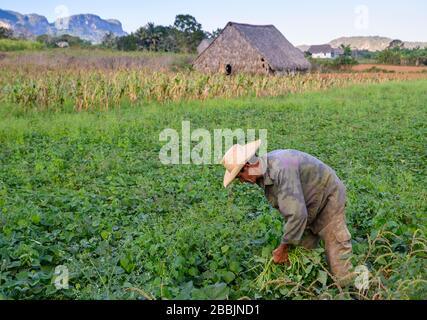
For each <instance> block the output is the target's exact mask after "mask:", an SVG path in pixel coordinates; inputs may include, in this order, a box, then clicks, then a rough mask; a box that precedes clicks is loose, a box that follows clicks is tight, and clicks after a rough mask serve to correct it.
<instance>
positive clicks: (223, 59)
mask: <svg viewBox="0 0 427 320" xmlns="http://www.w3.org/2000/svg"><path fill="white" fill-rule="evenodd" d="M193 66H194V68H195V69H196V70H198V71H201V72H207V73H214V72H221V73H225V74H228V75H230V74H235V73H239V72H244V73H258V74H289V73H295V72H299V71H307V70H309V69H310V68H311V64H310V62H308V61H307V59H305V57H304V54H303V53H302V52H301V51H300V50H298V49H297V48H295V47H294V46H293V45H292V44H291V43H290V42H289V41H288V40H287V39H286V38H285V37H284V36H283V35H282V34H281V33H280V31H279V30H277V29H276V27H274V26H273V25H266V26H257V25H249V24H240V23H234V22H229V23H228V24H227V26H226V27H225V28H224V30H223V31H222V32H221V33H220V35H219V36H218V37H217V38H216V39H215V40H214V41H213V42H212V43H211V44H210V45H209V46H208V47H207V48H206V49H205V50H203V51H202V52H201V53H200V54H199V56H198V57H197V58H196V60H195V61H194V63H193Z"/></svg>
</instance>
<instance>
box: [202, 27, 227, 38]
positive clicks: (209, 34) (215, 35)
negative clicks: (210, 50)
mask: <svg viewBox="0 0 427 320" xmlns="http://www.w3.org/2000/svg"><path fill="white" fill-rule="evenodd" d="M222 30H223V29H221V28H218V29H216V30H214V31H212V32H206V37H207V38H208V39H216V38H218V36H219V35H220V34H221V32H222Z"/></svg>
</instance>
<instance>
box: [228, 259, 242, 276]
mask: <svg viewBox="0 0 427 320" xmlns="http://www.w3.org/2000/svg"><path fill="white" fill-rule="evenodd" d="M229 268H230V270H231V271H233V272H234V273H236V274H237V273H239V272H240V271H241V270H242V267H241V266H240V263H238V262H237V261H231V263H230V266H229Z"/></svg>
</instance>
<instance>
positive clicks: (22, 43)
mask: <svg viewBox="0 0 427 320" xmlns="http://www.w3.org/2000/svg"><path fill="white" fill-rule="evenodd" d="M43 48H44V45H43V44H41V43H39V42H36V41H29V40H11V39H0V52H1V51H24V50H40V49H43Z"/></svg>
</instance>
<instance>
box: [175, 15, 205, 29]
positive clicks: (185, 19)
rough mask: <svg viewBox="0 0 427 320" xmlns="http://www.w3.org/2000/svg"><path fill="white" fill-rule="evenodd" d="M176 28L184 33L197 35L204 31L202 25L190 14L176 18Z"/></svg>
mask: <svg viewBox="0 0 427 320" xmlns="http://www.w3.org/2000/svg"><path fill="white" fill-rule="evenodd" d="M173 25H174V27H175V29H177V30H178V31H181V32H184V33H195V32H199V31H201V30H202V25H201V24H200V23H198V22H197V20H196V18H194V17H193V16H191V15H189V14H179V15H177V16H176V17H175V22H174V24H173Z"/></svg>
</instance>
